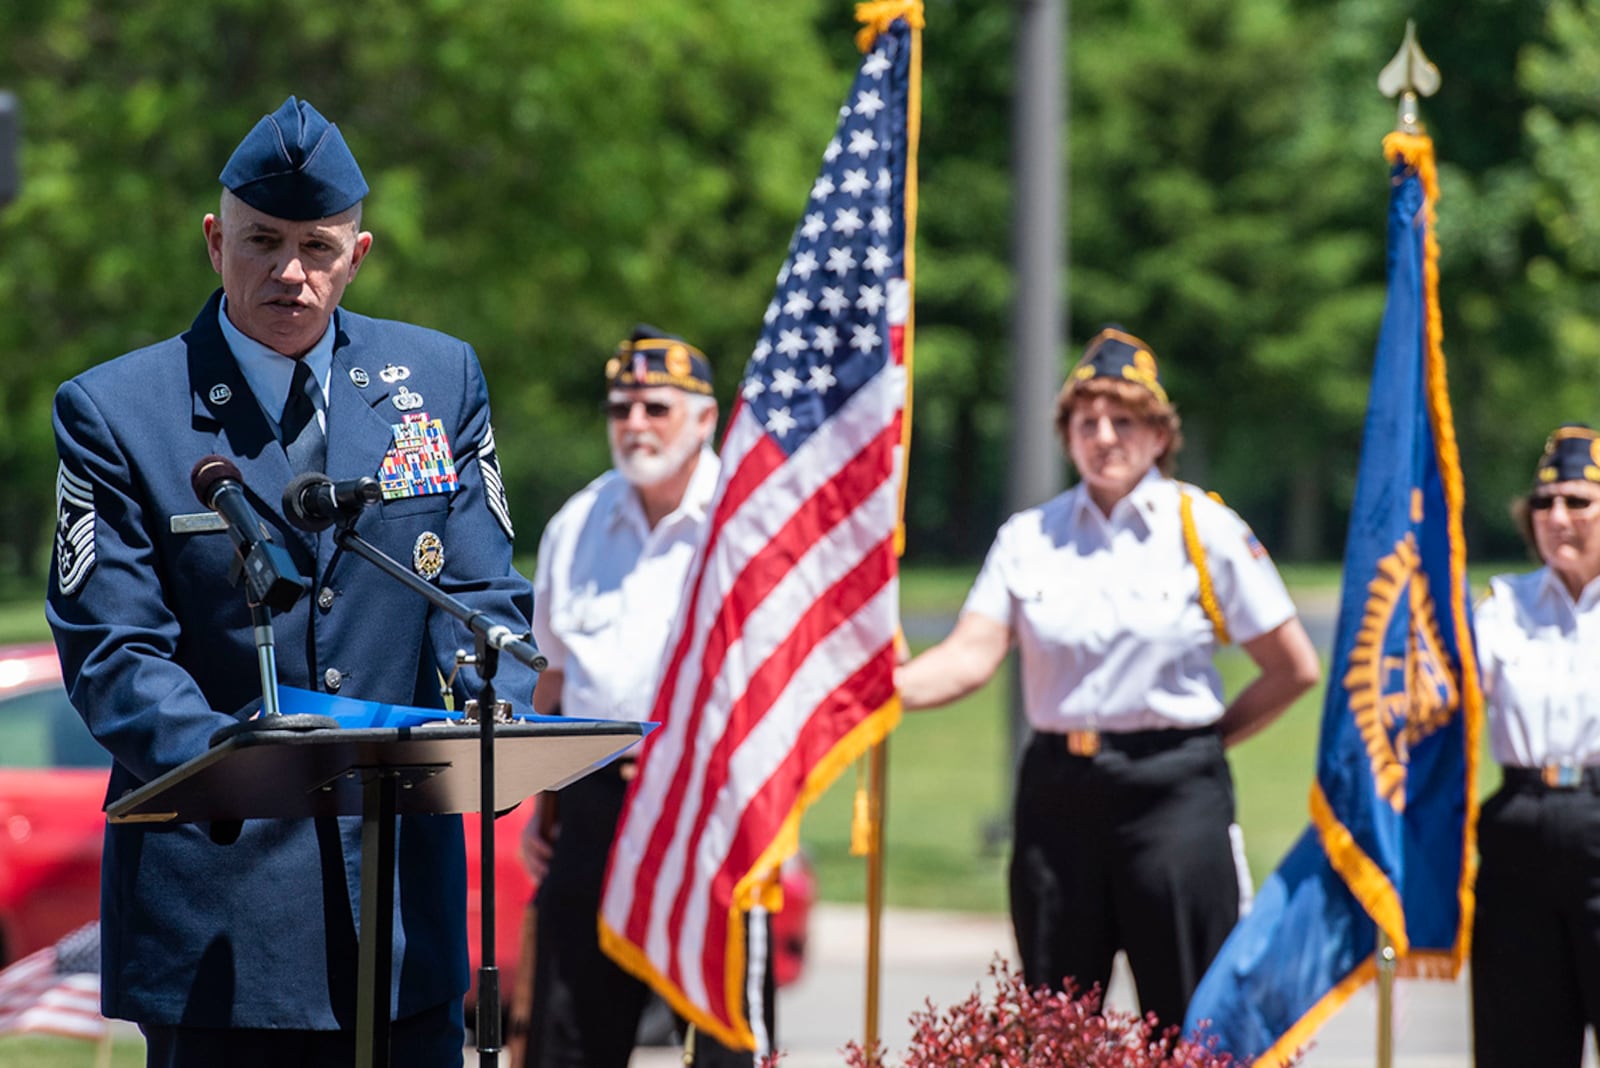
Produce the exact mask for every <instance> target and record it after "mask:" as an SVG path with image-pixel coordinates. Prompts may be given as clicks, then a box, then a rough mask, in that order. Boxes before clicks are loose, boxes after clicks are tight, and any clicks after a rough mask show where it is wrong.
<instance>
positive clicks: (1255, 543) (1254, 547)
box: [1244, 527, 1267, 560]
mask: <svg viewBox="0 0 1600 1068" xmlns="http://www.w3.org/2000/svg"><path fill="white" fill-rule="evenodd" d="M1244 543H1245V546H1246V547H1247V548H1248V549H1249V550H1250V555H1251V556H1253V557H1254V558H1255V559H1257V560H1265V559H1266V557H1267V547H1266V546H1265V545H1262V544H1261V539H1260V538H1258V537H1256V532H1255V531H1253V530H1251V529H1250V528H1249V527H1245V528H1244Z"/></svg>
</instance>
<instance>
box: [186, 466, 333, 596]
mask: <svg viewBox="0 0 1600 1068" xmlns="http://www.w3.org/2000/svg"><path fill="white" fill-rule="evenodd" d="M189 485H190V486H191V487H192V488H193V489H194V495H195V496H196V497H198V498H200V503H201V504H203V505H205V506H206V507H207V508H209V509H211V510H212V511H213V512H216V513H217V514H218V515H220V516H222V518H223V519H225V520H227V521H228V535H229V537H231V538H233V547H234V550H235V551H236V552H237V553H238V554H239V561H240V563H241V565H242V566H243V569H244V576H245V580H246V582H247V583H248V584H249V587H250V600H251V603H253V604H264V605H266V606H267V607H268V608H271V609H273V610H275V611H278V612H287V611H288V610H289V609H291V608H293V607H294V603H295V601H297V600H299V599H300V595H301V594H303V593H305V592H306V590H307V588H308V585H307V583H306V580H305V579H304V578H303V577H301V575H300V571H299V569H297V568H296V567H295V566H294V561H293V560H291V559H290V558H289V554H288V552H286V551H285V550H284V548H283V546H281V545H278V544H276V543H275V542H274V541H273V540H272V535H271V533H270V532H268V530H267V528H266V525H265V524H264V523H262V522H261V517H260V516H258V515H256V511H255V509H254V508H252V507H250V502H249V501H248V500H247V499H246V498H245V495H244V485H243V476H242V475H240V474H239V468H238V467H237V466H235V464H234V462H233V461H232V460H230V459H228V458H227V457H226V456H217V455H215V454H213V455H211V456H202V457H201V458H200V460H199V462H198V463H196V464H195V465H194V470H193V471H191V472H190V473H189Z"/></svg>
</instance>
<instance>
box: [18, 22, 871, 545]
mask: <svg viewBox="0 0 1600 1068" xmlns="http://www.w3.org/2000/svg"><path fill="white" fill-rule="evenodd" d="M821 7H822V5H821V4H820V3H819V2H818V0H796V2H789V3H785V4H782V5H764V4H763V5H751V4H747V3H743V2H741V0H705V2H698V3H695V4H682V3H677V2H673V0H541V2H540V3H537V4H529V3H524V2H521V0H475V2H472V3H467V2H464V0H405V2H400V0H375V2H373V3H369V4H359V5H329V4H320V3H311V2H307V0H289V2H280V3H270V4H269V3H264V2H261V0H219V2H217V3H214V4H190V3H176V2H150V3H137V4H136V3H129V2H125V0H59V2H58V0H48V2H46V0H20V2H14V3H9V4H7V5H4V7H3V8H0V42H3V45H0V48H3V51H0V84H3V85H6V86H7V87H8V88H11V89H13V90H14V91H16V92H17V93H18V95H19V97H20V98H21V100H22V102H23V108H24V114H25V124H26V125H25V131H26V142H25V144H26V150H25V155H24V166H25V178H24V190H23V196H22V197H21V199H20V200H19V201H18V202H17V203H16V204H15V205H13V207H12V208H11V209H10V210H9V211H8V212H7V213H6V214H5V216H4V217H3V219H0V249H3V252H0V301H3V303H0V309H3V310H0V349H3V350H4V351H5V352H7V353H8V354H10V355H11V358H10V359H9V360H7V361H5V362H4V364H3V366H0V375H3V376H4V377H3V379H0V382H3V394H0V395H3V404H4V408H5V416H6V418H7V420H8V427H9V428H10V432H9V433H8V434H7V435H5V437H4V438H0V465H4V467H5V468H6V469H7V470H9V471H11V472H12V474H13V480H14V481H13V483H12V484H13V489H14V491H15V492H13V493H12V494H10V495H8V497H7V501H8V503H7V504H6V505H5V506H4V507H6V508H7V509H8V510H9V511H8V513H7V514H5V515H4V516H3V517H0V518H3V520H4V521H3V523H0V526H3V527H4V534H3V535H0V543H4V544H5V546H6V548H7V550H8V551H9V553H10V555H9V558H8V559H6V560H4V561H0V571H17V570H21V571H26V572H32V573H37V569H38V568H39V567H41V566H42V560H41V556H42V555H43V554H44V553H47V551H48V546H47V544H46V543H45V540H44V539H46V538H47V537H48V533H49V516H50V511H51V510H50V507H49V506H48V505H47V504H44V502H47V501H49V500H50V499H51V495H52V493H53V489H52V481H53V477H54V471H55V461H54V447H53V444H52V438H51V433H50V427H49V420H50V416H49V412H50V397H51V394H52V392H53V391H54V388H55V386H56V384H57V383H58V382H60V381H61V380H62V379H64V378H66V377H69V376H70V375H72V374H74V373H76V372H77V371H79V370H81V369H83V368H85V367H88V366H90V365H92V364H94V363H97V362H99V361H101V360H104V359H107V358H109V357H111V356H113V355H116V354H117V353H119V352H123V351H125V350H127V349H130V348H133V347H135V346H138V345H141V344H145V343H148V342H151V341H154V340H156V339H159V338H161V337H164V336H167V335H170V334H172V333H175V332H177V331H178V330H181V329H183V328H185V327H187V325H188V324H189V323H190V321H191V320H192V318H193V316H194V314H195V312H196V311H197V310H198V308H199V306H200V303H201V301H202V300H203V299H204V297H205V295H206V294H207V293H208V292H209V291H210V290H211V288H212V287H213V286H214V285H216V281H217V280H216V277H215V275H214V274H213V273H212V271H211V268H210V265H209V263H208V261H207V259H206V256H205V253H204V249H203V246H202V243H201V235H200V219H201V216H202V215H203V214H204V213H205V212H206V211H209V210H214V207H215V204H216V201H217V195H218V191H219V188H220V187H219V186H218V185H217V184H216V178H215V176H216V174H217V173H218V171H220V170H221V166H222V163H223V162H224V161H225V160H226V158H227V155H228V153H229V152H230V151H231V149H232V147H233V145H234V144H235V143H236V142H237V141H238V139H239V138H240V137H241V136H242V135H243V133H244V132H245V131H246V130H248V129H249V127H250V125H251V124H253V123H254V122H255V121H256V119H257V118H259V117H260V116H261V115H262V114H263V113H265V112H267V111H270V110H272V109H273V108H275V107H276V106H277V105H278V104H279V103H280V102H281V101H282V100H283V98H284V97H285V96H288V95H290V94H296V95H298V96H300V97H302V98H305V99H309V100H311V101H312V102H313V103H314V104H316V105H317V107H318V108H319V109H320V110H322V111H323V112H324V113H326V114H328V115H329V116H330V117H332V118H334V119H335V121H337V122H338V123H339V124H340V126H341V128H342V129H343V130H344V131H345V134H346V136H347V138H348V139H349V140H350V142H351V144H352V147H353V148H354V150H355V152H356V154H357V156H358V158H359V159H360V160H361V161H362V165H363V169H364V170H365V172H366V174H367V178H368V181H369V183H370V184H371V186H372V195H371V196H370V197H369V199H368V202H367V211H366V217H365V224H366V225H367V227H368V228H369V229H371V230H372V231H373V232H374V234H375V235H376V238H375V242H374V252H373V255H372V256H371V257H370V258H369V259H368V260H367V264H366V266H364V268H363V270H362V273H361V276H360V277H359V278H358V279H357V281H356V283H355V284H354V285H353V286H352V288H351V290H350V292H349V293H348V294H347V299H346V303H347V304H348V305H349V306H350V307H351V308H352V309H354V310H357V311H361V312H365V313H368V314H373V315H380V316H386V317H396V318H406V319H411V320H414V321H418V322H422V323H425V324H428V325H431V326H436V327H439V328H441V329H444V330H448V331H451V332H453V333H457V334H459V335H460V336H462V337H465V338H467V339H468V340H470V341H472V342H473V343H474V345H476V346H477V348H478V350H479V353H480V355H481V356H482V358H483V362H484V365H485V368H486V370H487V372H488V374H489V377H490V384H491V388H492V390H493V392H494V397H495V404H496V415H497V422H498V423H499V424H500V425H499V427H498V433H497V439H498V441H499V443H500V445H501V449H502V452H503V454H504V456H505V463H506V469H507V472H508V482H509V483H510V486H509V489H510V493H511V500H512V506H513V512H514V515H515V518H516V520H517V524H518V526H519V528H520V530H521V531H522V532H523V533H524V537H525V539H526V540H527V541H528V542H529V546H530V548H531V546H532V544H533V543H534V541H535V539H536V538H537V534H538V531H539V528H540V527H541V526H542V525H543V522H544V519H545V518H546V517H547V516H548V515H549V514H550V513H551V512H552V511H553V510H554V509H555V507H557V506H558V505H559V504H560V502H561V501H562V500H563V499H564V498H565V497H566V496H567V495H568V494H570V493H571V492H573V491H574V490H575V489H577V488H578V487H579V486H581V485H583V483H585V482H587V481H588V480H589V479H590V478H592V477H593V476H594V475H596V474H597V473H599V472H600V471H601V470H603V469H604V468H605V466H606V465H607V459H606V448H605V438H604V433H603V430H602V426H601V423H600V420H599V416H598V403H599V401H600V399H601V396H602V393H603V385H602V381H601V374H602V371H601V369H602V367H603V365H604V362H605V359H606V357H607V356H608V355H609V354H610V352H611V350H612V348H613V347H614V345H615V343H616V341H617V340H618V339H619V338H621V337H623V336H624V335H625V334H626V332H627V331H628V329H629V328H630V327H631V326H632V324H633V322H635V321H636V320H642V321H648V322H652V323H654V324H656V325H658V326H660V327H662V328H664V329H668V330H671V331H673V332H676V333H681V334H683V335H685V336H687V337H690V338H692V339H694V340H695V341H697V342H698V343H700V344H701V345H702V346H703V347H704V348H705V349H706V350H707V352H708V353H710V354H711V355H712V358H713V362H714V364H715V366H716V368H717V372H718V375H719V381H720V383H721V385H722V386H723V388H722V389H721V390H720V391H719V392H720V393H721V394H722V395H723V396H731V394H732V384H733V382H734V381H736V380H737V377H738V374H739V371H740V369H741V368H742V366H743V363H744V360H745V357H746V356H747V355H748V352H749V349H750V348H751V346H752V345H753V344H754V341H755V338H756V336H757V333H758V332H759V327H760V316H761V311H762V309H763V308H764V307H765V305H766V301H767V299H768V297H769V296H770V292H771V286H772V279H773V277H774V275H775V274H776V271H777V269H778V266H779V265H780V263H781V261H782V258H783V250H784V247H785V245H786V244H787V241H788V238H789V234H790V231H791V230H792V228H793V226H794V224H795V221H796V219H797V218H798V217H799V211H800V208H801V206H802V205H803V203H804V200H805V196H806V193H807V191H808V190H809V188H810V181H811V177H812V174H813V172H814V169H815V166H816V161H817V159H818V158H819V157H820V153H821V149H822V146H823V145H824V144H826V141H827V137H828V133H829V131H830V130H831V128H832V122H833V112H834V108H835V107H836V106H837V103H838V100H839V98H840V96H841V94H842V93H843V91H844V86H845V85H846V84H847V80H848V72H847V71H846V70H845V68H844V66H843V64H845V63H852V62H853V60H852V57H851V55H850V52H849V49H850V34H851V32H853V26H852V24H850V23H849V21H848V16H847V13H846V12H837V13H832V14H836V15H838V16H839V17H830V18H829V19H827V20H826V21H827V22H828V23H830V27H829V28H830V33H831V34H832V35H833V36H835V37H837V38H838V41H839V44H840V45H841V46H842V48H841V50H840V51H838V52H831V51H830V50H828V49H826V48H824V47H823V46H822V44H821V43H820V42H821V41H822V40H823V38H822V37H821V35H820V34H819V32H818V29H817V26H816V23H817V21H818V20H819V18H820V15H819V11H820V9H821ZM128 402H129V403H130V404H133V403H137V398H132V397H130V398H129V399H128Z"/></svg>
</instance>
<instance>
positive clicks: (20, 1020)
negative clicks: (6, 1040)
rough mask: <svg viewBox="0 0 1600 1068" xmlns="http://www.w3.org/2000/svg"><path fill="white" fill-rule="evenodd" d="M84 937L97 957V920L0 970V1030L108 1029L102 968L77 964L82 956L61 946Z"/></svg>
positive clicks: (93, 1035) (90, 1034) (89, 1034)
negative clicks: (102, 1009)
mask: <svg viewBox="0 0 1600 1068" xmlns="http://www.w3.org/2000/svg"><path fill="white" fill-rule="evenodd" d="M80 942H81V943H84V947H83V948H85V950H86V951H87V955H88V956H91V957H92V956H97V955H98V952H99V950H98V946H99V924H98V923H95V924H89V925H88V926H86V927H82V928H79V929H78V930H77V931H74V932H72V933H71V934H69V935H67V936H66V937H65V938H63V939H62V940H61V941H60V942H58V943H56V944H55V945H53V946H46V947H45V948H43V949H40V950H36V951H34V952H33V953H30V954H28V955H27V956H26V957H23V958H22V959H21V960H19V961H16V962H15V963H13V964H11V965H9V966H8V967H7V968H6V969H5V970H4V971H0V1034H18V1033H44V1034H55V1035H65V1036H67V1037H71V1038H88V1039H98V1038H100V1037H101V1036H103V1035H104V1034H105V1033H106V1029H107V1026H108V1025H107V1023H106V1019H105V1017H104V1016H101V1015H100V973H99V970H98V968H97V967H96V968H94V969H93V970H79V968H80V967H87V966H84V965H79V964H77V963H75V961H76V960H78V959H80V955H79V954H77V953H75V952H72V951H70V950H69V951H63V948H62V947H63V946H68V945H69V944H76V943H80Z"/></svg>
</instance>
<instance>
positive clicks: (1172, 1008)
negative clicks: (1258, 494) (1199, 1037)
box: [897, 328, 1320, 1026]
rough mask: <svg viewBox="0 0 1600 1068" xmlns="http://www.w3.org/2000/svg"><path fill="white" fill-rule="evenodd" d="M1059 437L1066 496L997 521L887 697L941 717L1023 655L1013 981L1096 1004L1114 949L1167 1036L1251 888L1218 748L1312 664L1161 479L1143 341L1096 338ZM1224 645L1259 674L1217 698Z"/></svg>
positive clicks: (1167, 462)
mask: <svg viewBox="0 0 1600 1068" xmlns="http://www.w3.org/2000/svg"><path fill="white" fill-rule="evenodd" d="M1056 428H1057V430H1058V432H1059V433H1060V434H1061V437H1062V440H1063V442H1064V443H1065V445H1066V447H1067V451H1068V453H1069V455H1070V456H1071V458H1072V462H1073V464H1074V466H1075V467H1076V468H1077V470H1078V474H1079V476H1080V478H1081V481H1080V483H1079V484H1078V485H1077V486H1076V487H1075V488H1073V489H1071V490H1069V491H1067V492H1066V493H1064V494H1062V495H1061V496H1059V497H1056V498H1055V499H1053V500H1051V501H1048V502H1046V503H1045V504H1043V505H1040V506H1038V507H1036V508H1030V509H1028V510H1027V511H1024V512H1021V513H1019V514H1017V515H1014V516H1012V517H1011V519H1009V520H1008V521H1007V522H1006V523H1005V525H1004V526H1002V527H1001V529H1000V532H999V534H998V535H997V536H996V538H995V541H994V545H993V546H992V547H991V548H990V550H989V555H988V557H987V559H986V560H985V561H984V565H983V570H982V572H981V573H980V574H979V576H978V579H977V581H976V583H975V584H974V585H973V588H972V592H971V593H970V594H969V595H968V598H967V602H966V604H965V605H964V606H963V608H962V613H961V617H960V619H959V620H958V621H957V623H956V625H955V628H954V629H953V630H952V631H951V633H950V635H949V637H947V638H946V639H945V640H944V641H942V642H940V643H939V644H938V645H936V646H934V647H933V648H931V649H929V650H928V651H926V652H924V653H923V654H922V655H920V656H918V657H916V658H915V659H913V660H911V661H910V662H909V663H907V664H905V665H903V666H902V667H901V668H900V670H899V672H898V674H897V682H898V684H899V687H900V694H901V698H902V700H903V702H904V704H905V707H906V708H928V707H933V706H936V705H943V704H947V703H948V702H950V701H953V700H956V699H957V698H960V697H962V696H965V695H966V694H968V693H971V692H972V691H973V690H975V689H977V688H978V687H979V686H981V685H983V683H984V682H985V681H987V680H988V679H989V677H990V676H991V675H993V674H994V672H995V669H996V668H998V667H999V666H1000V664H1001V663H1002V661H1003V660H1004V659H1005V655H1006V652H1007V650H1008V649H1009V648H1010V646H1011V643H1012V642H1013V641H1015V642H1016V643H1017V646H1018V648H1019V650H1020V653H1021V657H1022V685H1023V704H1024V707H1025V708H1026V711H1027V715H1028V721H1029V724H1030V725H1031V727H1032V730H1033V734H1032V737H1031V740H1030V741H1029V744H1028V746H1027V749H1026V752H1025V753H1024V755H1023V758H1022V765H1021V768H1020V770H1019V773H1018V781H1017V795H1016V803H1015V812H1014V825H1013V852H1012V859H1011V917H1012V923H1013V926H1014V927H1015V930H1016V936H1017V944H1018V948H1019V950H1020V952H1021V956H1022V968H1023V975H1024V977H1025V978H1026V980H1027V982H1028V983H1029V984H1030V985H1032V986H1050V987H1052V988H1055V989H1058V990H1059V989H1061V988H1062V987H1063V985H1064V981H1065V980H1067V979H1071V980H1072V981H1074V982H1075V983H1076V984H1077V986H1078V988H1079V989H1080V990H1087V989H1089V988H1090V987H1091V986H1093V985H1095V984H1099V985H1100V986H1101V988H1102V990H1103V989H1104V987H1105V984H1106V983H1107V982H1108V981H1109V979H1110V976H1111V966H1112V960H1113V958H1114V957H1115V955H1116V953H1117V951H1118V950H1119V949H1121V950H1125V951H1126V952H1127V954H1128V959H1129V963H1130V965H1131V966H1132V969H1133V974H1134V980H1135V982H1136V984H1137V986H1138V990H1139V1003H1140V1006H1141V1009H1142V1010H1143V1011H1146V1012H1154V1013H1155V1014H1156V1015H1157V1017H1158V1018H1159V1019H1160V1021H1161V1023H1162V1025H1163V1026H1169V1025H1173V1026H1181V1025H1182V1023H1183V1016H1184V1010H1185V1009H1186V1008H1187V1006H1188V1002H1189V998H1190V996H1191V994H1192V993H1193V992H1194V988H1195V985H1196V984H1197V983H1198V982H1199V981H1200V976H1201V974H1202V973H1203V972H1204V971H1205V969H1206V966H1207V965H1208V964H1210V962H1211V959H1212V957H1213V956H1215V955H1216V951H1217V949H1218V948H1219V947H1220V946H1221V945H1222V942H1223V939H1225V938H1226V937H1227V934H1228V932H1229V931H1230V930H1231V929H1232V927H1233V924H1234V922H1235V921H1236V920H1237V919H1238V915H1239V902H1240V892H1241V885H1240V884H1241V882H1242V881H1243V880H1244V879H1245V878H1246V877H1247V876H1246V875H1245V874H1244V872H1243V867H1242V857H1240V856H1238V851H1237V849H1236V848H1235V841H1234V838H1233V835H1234V833H1235V832H1233V831H1232V826H1233V782H1232V779H1231V777H1230V775H1229V772H1228V764H1227V760H1226V759H1225V757H1224V756H1223V748H1224V746H1225V745H1228V744H1231V743H1233V742H1236V741H1239V740H1240V739H1243V738H1245V737H1248V736H1249V735H1251V734H1254V733H1255V732H1256V731H1258V730H1260V729H1261V728H1263V727H1265V726H1266V725H1267V724H1268V723H1270V722H1271V721H1272V720H1273V719H1274V718H1276V717H1277V716H1278V715H1279V714H1280V713H1281V712H1283V710H1284V709H1285V708H1287V707H1288V706H1289V704H1290V703H1291V702H1292V701H1294V699H1295V698H1296V697H1298V696H1299V695H1300V694H1302V693H1304V692H1305V691H1306V690H1307V689H1309V688H1310V687H1311V686H1312V685H1313V684H1314V683H1315V682H1316V679H1317V676H1318V673H1319V670H1320V665H1319V662H1318V659H1317V654H1316V651H1315V649H1313V648H1312V645H1311V642H1310V640H1309V639H1308V638H1307V637H1306V634H1305V630H1304V628H1302V627H1301V625H1300V622H1299V619H1298V618H1297V617H1296V615H1295V608H1294V604H1293V603H1292V602H1291V601H1290V599H1289V595H1288V592H1287V591H1286V590H1285V589H1284V586H1283V582H1282V580H1281V579H1280V578H1279V577H1278V573H1277V570H1276V569H1275V568H1274V567H1273V566H1272V562H1271V561H1270V560H1269V559H1268V558H1267V554H1266V552H1265V550H1264V549H1262V547H1261V544H1260V542H1258V541H1257V540H1256V539H1255V537H1254V535H1252V534H1251V532H1250V529H1249V528H1248V527H1247V526H1246V525H1245V524H1244V522H1243V521H1242V520H1240V519H1239V517H1238V516H1237V515H1235V514H1234V513H1233V512H1232V511H1230V510H1229V509H1227V508H1226V507H1224V506H1222V505H1221V504H1219V503H1217V502H1216V501H1214V500H1212V499H1211V498H1209V497H1207V496H1206V495H1205V494H1204V493H1203V492H1200V491H1198V490H1196V489H1195V488H1194V487H1193V486H1185V485H1183V484H1181V483H1179V482H1176V481H1173V479H1172V478H1171V477H1169V476H1170V473H1171V470H1172V467H1173V466H1174V462H1175V457H1176V454H1177V451H1178V448H1179V446H1180V444H1181V436H1180V433H1179V420H1178V414H1177V412H1176V410H1174V408H1173V407H1172V405H1171V403H1170V402H1169V401H1168V399H1167V395H1166V391H1165V390H1164V389H1163V388H1162V385H1161V382H1160V380H1159V377H1158V374H1157V368H1156V361H1155V357H1154V356H1153V355H1152V354H1151V352H1150V349H1149V347H1148V346H1147V345H1145V343H1144V342H1142V341H1140V340H1139V339H1138V338H1136V337H1134V336H1132V335H1131V334H1127V333H1125V332H1123V331H1122V330H1121V329H1119V328H1108V329H1106V330H1104V331H1102V332H1101V333H1100V334H1099V335H1098V336H1097V337H1096V338H1095V339H1094V340H1093V341H1091V342H1090V343H1089V346H1088V348H1087V350H1086V351H1085V354H1084V357H1083V359H1082V360H1081V361H1080V362H1079V364H1078V366H1077V367H1076V368H1074V370H1073V372H1072V374H1071V375H1070V376H1069V377H1068V379H1067V383H1066V385H1065V386H1064V387H1063V389H1062V391H1061V395H1060V397H1059V399H1058V400H1057V404H1056ZM1230 633H1231V637H1232V639H1233V640H1234V641H1237V642H1239V643H1240V644H1241V645H1242V646H1243V647H1244V649H1245V651H1246V652H1247V653H1248V654H1249V655H1250V657H1251V659H1252V660H1254V661H1255V663H1256V664H1257V666H1258V667H1259V668H1260V673H1259V674H1258V675H1257V676H1256V678H1255V679H1254V680H1253V681H1252V682H1251V683H1250V684H1249V685H1248V686H1246V687H1245V688H1244V689H1243V690H1242V691H1241V692H1240V693H1239V694H1238V695H1237V696H1236V697H1235V698H1234V700H1233V701H1232V702H1231V703H1227V704H1225V703H1224V701H1223V697H1222V691H1221V683H1220V680H1219V678H1218V675H1217V672H1216V669H1215V668H1214V666H1213V665H1212V654H1213V652H1214V651H1215V650H1216V649H1217V647H1218V646H1220V645H1222V644H1224V643H1225V642H1226V640H1227V638H1228V635H1229V634H1230ZM1245 890H1246V891H1248V887H1245Z"/></svg>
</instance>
